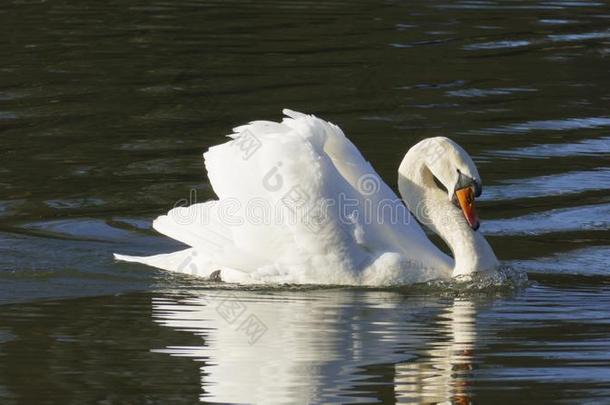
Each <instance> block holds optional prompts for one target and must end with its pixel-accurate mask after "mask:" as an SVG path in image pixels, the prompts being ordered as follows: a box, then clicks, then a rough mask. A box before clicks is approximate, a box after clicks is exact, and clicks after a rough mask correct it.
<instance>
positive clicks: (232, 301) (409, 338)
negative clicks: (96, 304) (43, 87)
mask: <svg viewBox="0 0 610 405" xmlns="http://www.w3.org/2000/svg"><path fill="white" fill-rule="evenodd" d="M153 317H154V318H155V320H156V321H157V322H159V323H160V324H162V325H164V326H167V327H170V328H173V329H175V330H181V331H188V332H191V333H194V334H195V335H197V336H200V337H201V339H202V340H201V345H197V346H188V347H185V346H173V345H171V344H170V345H168V346H167V347H165V348H155V349H154V351H155V352H159V353H166V354H170V355H172V356H186V357H191V358H193V359H194V360H195V361H200V362H201V368H200V370H201V390H202V393H201V396H200V399H201V400H202V401H206V402H220V403H312V402H324V403H328V402H337V403H349V402H361V401H362V400H363V399H364V400H366V401H367V402H371V400H373V399H374V398H384V399H386V400H387V399H389V400H390V401H395V402H398V403H413V402H417V403H452V402H453V403H456V402H457V403H464V404H466V403H470V392H469V387H468V380H469V374H470V372H471V370H472V353H473V345H474V343H475V327H474V322H475V308H474V305H473V303H472V302H471V301H469V300H467V299H461V298H450V299H447V298H439V297H436V298H435V297H421V296H417V297H406V298H405V296H404V295H401V294H398V293H394V292H380V291H358V290H318V291H312V290H309V291H293V292H287V291H282V292H279V291H278V292H269V291H267V292H256V291H250V292H244V291H227V290H223V291H199V292H197V293H196V294H194V295H192V296H189V297H180V298H167V297H163V298H156V299H154V300H153Z"/></svg>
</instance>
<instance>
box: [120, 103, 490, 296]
mask: <svg viewBox="0 0 610 405" xmlns="http://www.w3.org/2000/svg"><path fill="white" fill-rule="evenodd" d="M284 113H285V114H286V115H287V116H288V117H287V118H284V119H283V121H282V122H281V123H277V122H270V121H254V122H251V123H250V124H248V125H244V126H241V127H238V128H235V129H234V133H233V134H232V135H230V137H231V138H232V140H231V141H229V142H226V143H224V144H221V145H217V146H214V147H211V148H210V149H209V150H208V151H207V152H206V153H205V154H204V160H205V167H206V169H207V172H208V177H209V179H210V183H211V185H212V187H213V188H214V191H215V192H216V194H217V195H218V200H215V201H208V202H205V203H199V204H193V205H191V206H190V207H176V208H174V209H172V210H171V211H170V212H169V213H168V214H167V215H163V216H160V217H159V218H157V219H156V220H155V221H154V223H153V227H154V228H155V229H156V230H157V231H159V232H161V233H163V234H165V235H167V236H169V237H171V238H174V239H176V240H178V241H180V242H183V243H185V244H187V245H189V246H191V247H190V248H188V249H185V250H181V251H179V252H175V253H170V254H160V255H155V256H149V257H135V256H125V255H115V258H116V259H119V260H123V261H131V262H140V263H144V264H147V265H150V266H154V267H158V268H161V269H165V270H169V271H174V272H182V273H190V274H194V275H197V276H202V277H210V276H216V275H218V272H217V270H220V277H221V279H222V280H223V281H227V282H240V283H314V284H352V285H397V284H410V283H416V282H424V281H428V280H432V279H450V278H451V277H464V276H468V275H471V274H472V273H474V272H485V271H491V270H494V269H496V268H497V267H498V265H499V264H498V260H497V259H496V256H495V254H494V252H493V250H492V249H491V247H490V246H489V244H488V243H487V241H486V240H485V238H484V237H483V235H482V234H481V233H480V232H479V231H478V230H477V229H478V226H479V222H478V218H477V216H476V212H475V210H474V197H475V196H478V195H479V194H480V192H481V181H480V177H479V174H478V172H477V169H476V167H475V165H474V163H473V162H472V159H471V158H470V157H469V156H468V154H467V153H466V152H465V151H464V150H463V149H462V148H461V147H459V146H458V145H457V144H455V143H454V142H453V141H451V140H449V139H447V138H444V137H436V138H429V139H425V140H423V141H421V142H419V143H418V144H416V145H415V146H413V147H412V148H411V149H410V150H409V151H408V152H407V154H406V155H405V157H404V159H403V161H402V163H401V164H400V167H399V169H398V188H399V191H400V194H401V195H402V197H403V200H404V203H405V204H406V206H407V207H408V209H409V210H410V212H409V210H407V209H406V208H405V206H404V204H403V203H402V201H401V200H400V199H399V198H398V197H397V196H396V194H395V193H394V192H393V191H392V190H391V189H390V187H388V186H387V185H386V184H385V183H384V182H383V181H382V180H381V179H380V178H379V176H378V175H377V173H376V172H375V170H374V169H373V167H372V166H371V165H370V164H369V163H368V162H367V161H366V160H365V159H364V158H363V157H362V155H361V154H360V152H359V151H358V149H357V148H356V147H355V146H354V145H353V144H352V143H351V142H350V141H349V140H348V139H347V138H346V137H345V135H344V134H343V132H342V131H341V129H340V128H339V127H337V126H336V125H333V124H332V123H329V122H326V121H324V120H321V119H319V118H316V117H314V116H312V115H305V114H302V113H298V112H294V111H290V110H284ZM411 213H412V214H413V215H415V217H417V219H418V220H419V222H421V223H422V224H424V225H426V226H428V227H429V228H430V229H431V230H432V231H434V232H436V233H437V234H438V235H440V236H441V237H442V238H443V240H444V241H445V242H446V243H447V245H448V246H449V248H450V249H451V251H452V253H453V257H454V259H452V258H451V257H449V256H447V255H446V254H444V253H443V252H442V251H441V250H439V249H438V248H437V247H436V246H435V245H434V244H433V243H432V242H431V241H430V240H429V239H428V238H427V236H426V234H425V233H424V231H423V230H422V228H421V226H420V225H419V223H418V222H417V221H415V220H414V219H413V217H412V214H411Z"/></svg>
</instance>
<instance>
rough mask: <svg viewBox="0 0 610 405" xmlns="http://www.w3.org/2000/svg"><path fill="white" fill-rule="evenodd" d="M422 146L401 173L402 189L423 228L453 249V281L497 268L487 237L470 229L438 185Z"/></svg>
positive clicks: (414, 150) (413, 150) (406, 160)
mask: <svg viewBox="0 0 610 405" xmlns="http://www.w3.org/2000/svg"><path fill="white" fill-rule="evenodd" d="M424 142H425V141H424ZM422 143H423V142H420V143H419V144H417V145H416V146H414V147H413V148H411V149H410V150H409V152H408V153H407V155H406V156H405V158H404V159H403V161H402V163H401V165H400V168H399V170H398V172H399V176H398V188H399V192H400V194H401V196H402V198H403V200H404V201H405V204H406V205H407V207H408V208H409V210H410V211H411V213H412V214H413V215H415V217H416V218H417V220H418V221H419V222H420V223H421V224H422V225H424V226H426V227H428V228H429V229H430V230H432V231H433V232H434V233H436V234H437V235H439V236H440V237H441V238H442V239H443V240H444V241H445V243H446V244H447V245H448V246H449V248H450V249H451V252H452V254H453V258H454V267H453V272H452V276H453V277H457V276H462V275H467V274H471V273H474V272H478V271H487V270H492V269H495V268H497V267H498V260H497V258H496V256H495V254H494V252H493V250H492V248H491V246H490V245H489V243H488V242H487V240H486V239H485V237H484V236H483V234H481V232H480V231H473V230H472V229H471V228H470V226H469V225H468V223H467V222H466V220H465V219H464V216H463V214H462V211H461V210H460V209H459V208H457V207H456V206H455V205H454V204H453V203H452V202H451V201H450V199H449V197H448V195H447V193H446V192H445V191H443V190H441V189H439V188H438V186H437V185H436V184H435V182H434V177H433V175H432V172H431V171H430V169H429V168H428V166H427V164H426V161H425V156H428V155H427V154H426V151H425V150H422V149H423V148H421V146H422V145H421V144H422Z"/></svg>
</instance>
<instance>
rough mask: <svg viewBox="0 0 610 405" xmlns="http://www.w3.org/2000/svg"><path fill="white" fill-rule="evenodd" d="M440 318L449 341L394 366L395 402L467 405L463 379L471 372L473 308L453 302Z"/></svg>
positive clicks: (473, 337) (462, 301)
mask: <svg viewBox="0 0 610 405" xmlns="http://www.w3.org/2000/svg"><path fill="white" fill-rule="evenodd" d="M442 317H443V318H444V320H443V322H442V324H443V325H444V326H445V333H447V334H448V336H449V338H448V339H447V340H444V341H442V342H438V343H435V344H431V345H429V346H430V348H429V349H427V350H426V354H427V356H422V357H421V360H420V361H417V362H409V363H402V364H397V365H396V375H395V379H394V380H395V383H396V393H397V400H398V401H397V402H398V403H412V402H414V403H434V404H445V403H446V404H452V403H459V404H469V403H470V402H471V401H470V396H469V393H468V391H467V390H466V388H467V382H466V379H465V377H467V373H468V372H469V371H470V370H471V369H472V355H473V346H474V343H475V326H474V317H475V309H474V306H473V305H472V303H471V302H470V301H466V300H460V299H456V300H455V301H454V303H453V306H451V307H448V308H446V310H445V312H444V313H443V315H442Z"/></svg>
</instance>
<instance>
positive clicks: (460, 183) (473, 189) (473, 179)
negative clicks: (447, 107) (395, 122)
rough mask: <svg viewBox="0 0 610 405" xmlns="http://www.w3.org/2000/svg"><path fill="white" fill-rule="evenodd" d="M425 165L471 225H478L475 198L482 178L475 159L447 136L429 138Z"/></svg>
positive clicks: (425, 149) (426, 146) (426, 145)
mask: <svg viewBox="0 0 610 405" xmlns="http://www.w3.org/2000/svg"><path fill="white" fill-rule="evenodd" d="M422 143H423V144H424V145H423V146H424V151H423V152H424V159H425V163H426V166H427V167H428V169H429V170H430V172H431V173H432V175H433V177H434V181H435V183H436V184H437V186H439V187H440V188H441V189H444V190H445V191H446V192H447V197H448V198H449V200H450V201H451V202H452V203H453V204H455V206H456V207H458V208H459V209H460V210H461V211H462V213H463V214H464V218H465V219H466V221H467V222H468V225H469V226H470V227H471V228H472V229H473V230H475V231H476V230H477V229H478V228H479V224H480V223H479V217H478V215H477V211H476V209H475V204H474V200H475V198H476V197H478V196H480V195H481V192H482V184H481V177H480V175H479V172H478V170H477V167H476V166H475V164H474V162H473V161H472V158H471V157H470V155H468V153H466V151H465V150H464V149H462V147H461V146H460V145H458V144H457V143H455V142H453V141H452V140H451V139H449V138H446V137H442V136H439V137H435V138H429V139H426V140H425V141H423V142H422Z"/></svg>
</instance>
